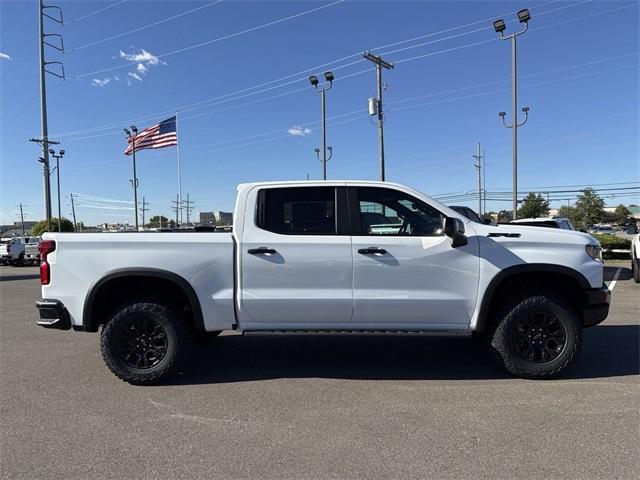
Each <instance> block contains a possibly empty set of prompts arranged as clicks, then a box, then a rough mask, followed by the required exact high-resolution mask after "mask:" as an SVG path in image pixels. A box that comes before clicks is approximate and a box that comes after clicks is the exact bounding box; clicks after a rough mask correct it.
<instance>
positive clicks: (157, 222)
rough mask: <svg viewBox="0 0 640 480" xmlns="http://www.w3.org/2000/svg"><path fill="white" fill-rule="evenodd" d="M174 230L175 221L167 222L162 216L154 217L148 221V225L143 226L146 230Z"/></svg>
mask: <svg viewBox="0 0 640 480" xmlns="http://www.w3.org/2000/svg"><path fill="white" fill-rule="evenodd" d="M161 225H162V228H175V227H176V222H175V220H169V219H168V218H167V217H165V216H164V215H154V216H153V217H151V218H150V219H149V223H147V224H146V225H145V227H146V228H160V226H161Z"/></svg>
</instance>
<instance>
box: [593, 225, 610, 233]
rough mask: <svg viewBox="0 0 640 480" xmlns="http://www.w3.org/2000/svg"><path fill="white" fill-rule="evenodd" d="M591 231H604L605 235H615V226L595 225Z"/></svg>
mask: <svg viewBox="0 0 640 480" xmlns="http://www.w3.org/2000/svg"><path fill="white" fill-rule="evenodd" d="M589 233H602V234H605V235H613V234H614V233H613V228H612V227H611V226H610V225H594V226H593V228H592V229H591V231H590V232H589Z"/></svg>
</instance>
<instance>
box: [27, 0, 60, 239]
mask: <svg viewBox="0 0 640 480" xmlns="http://www.w3.org/2000/svg"><path fill="white" fill-rule="evenodd" d="M38 3H39V8H38V24H39V29H38V30H39V33H38V34H39V40H40V42H39V45H40V115H41V129H42V130H41V137H40V138H32V139H30V141H32V142H37V143H39V144H40V145H41V147H42V157H40V161H41V162H42V173H43V185H44V186H43V189H44V214H45V218H46V220H47V229H48V230H51V181H50V177H49V175H50V174H49V147H50V146H51V145H57V144H58V143H59V142H53V141H51V140H49V127H48V123H47V86H46V74H47V73H48V74H50V75H54V76H56V77H58V78H60V79H62V80H64V79H65V74H64V65H63V64H62V62H57V61H55V62H48V61H47V60H46V59H45V46H48V47H50V48H53V49H55V50H58V51H60V52H62V53H64V41H63V39H62V35H60V34H59V33H45V31H44V21H45V17H46V18H48V19H50V20H52V21H54V22H56V23H59V24H60V25H63V23H64V21H63V18H62V9H61V8H60V7H58V6H55V5H45V4H44V0H39V2H38ZM52 8H53V9H56V10H57V11H58V13H59V17H58V18H56V17H52V16H51V15H49V14H48V13H47V9H52ZM49 37H56V38H58V40H59V44H55V43H50V42H49V41H48V38H49ZM54 64H55V65H59V66H60V71H59V72H56V71H53V70H49V69H47V65H54Z"/></svg>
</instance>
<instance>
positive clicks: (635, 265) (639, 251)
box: [631, 235, 640, 283]
mask: <svg viewBox="0 0 640 480" xmlns="http://www.w3.org/2000/svg"><path fill="white" fill-rule="evenodd" d="M631 271H632V272H633V281H634V282H636V283H640V235H636V236H635V237H633V239H632V240H631Z"/></svg>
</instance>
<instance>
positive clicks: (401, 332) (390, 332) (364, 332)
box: [242, 329, 471, 337]
mask: <svg viewBox="0 0 640 480" xmlns="http://www.w3.org/2000/svg"><path fill="white" fill-rule="evenodd" d="M242 334H243V335H413V336H430V337H434V336H436V337H470V336H471V332H469V331H464V332H456V331H451V330H298V329H296V330H243V331H242Z"/></svg>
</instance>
